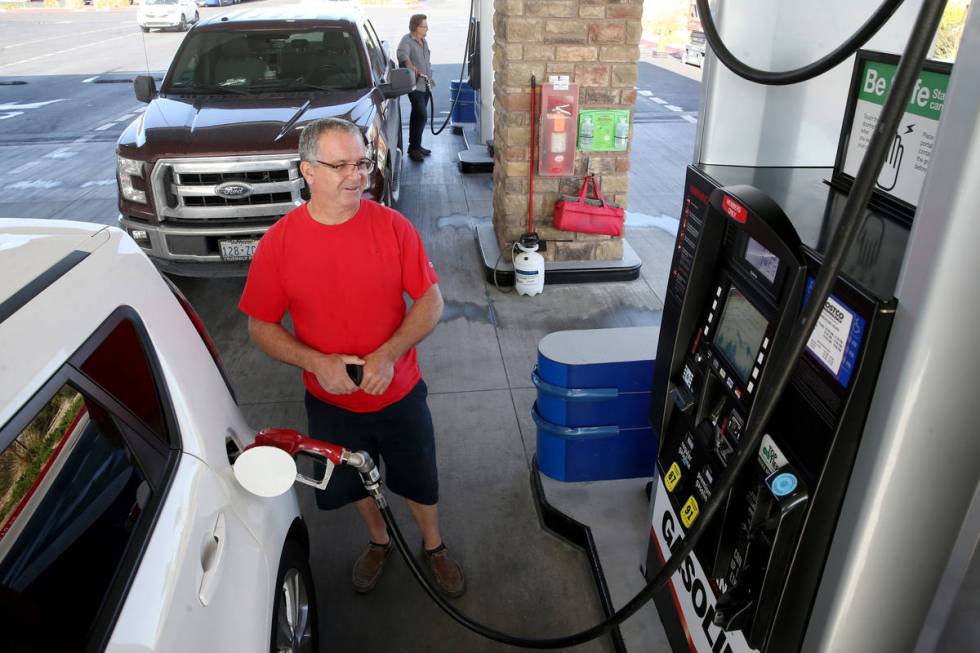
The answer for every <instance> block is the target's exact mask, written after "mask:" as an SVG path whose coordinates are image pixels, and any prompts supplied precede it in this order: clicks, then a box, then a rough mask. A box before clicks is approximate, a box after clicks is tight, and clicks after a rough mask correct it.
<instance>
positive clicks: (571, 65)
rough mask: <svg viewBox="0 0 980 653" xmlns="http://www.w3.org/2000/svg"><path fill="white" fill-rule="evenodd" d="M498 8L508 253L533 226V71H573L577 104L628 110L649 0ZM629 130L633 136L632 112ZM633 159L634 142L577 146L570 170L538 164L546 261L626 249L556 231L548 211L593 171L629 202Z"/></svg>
mask: <svg viewBox="0 0 980 653" xmlns="http://www.w3.org/2000/svg"><path fill="white" fill-rule="evenodd" d="M494 10H495V13H494V18H493V21H494V22H493V26H494V56H493V69H494V84H493V94H494V135H493V140H494V168H493V224H494V231H495V233H496V236H497V242H498V244H499V245H500V247H501V251H504V252H505V257H506V258H507V259H508V260H509V258H510V251H509V250H510V243H512V242H513V241H515V240H517V239H518V238H519V237H520V235H521V234H522V233H524V231H525V230H526V226H527V206H528V198H527V195H528V169H529V165H530V124H531V121H530V110H531V93H530V83H531V75H532V74H533V75H535V77H536V79H537V83H538V85H539V86H540V85H541V84H544V83H547V82H548V76H549V75H568V76H569V77H570V81H572V82H574V83H576V84H578V88H579V109H580V110H581V109H595V108H603V109H630V110H631V111H632V109H633V105H634V103H635V102H636V89H635V85H636V78H637V71H636V62H637V60H638V59H639V56H640V52H639V45H638V44H639V42H640V35H641V33H642V27H641V26H640V19H641V18H642V15H643V0H495V2H494ZM539 100H540V95H539V98H538V99H537V100H536V104H538V105H539V106H540V102H539ZM576 127H577V126H576ZM630 136H631V138H630V142H631V143H632V113H631V125H630ZM538 147H539V149H540V144H539V146H538ZM631 147H632V146H631ZM629 157H630V151H629V150H627V151H625V152H589V153H581V152H579V153H577V155H576V157H575V176H573V177H539V176H537V169H535V177H534V230H535V231H537V232H538V234H539V235H540V236H541V237H542V238H543V239H544V240H546V241H547V246H546V249H545V251H543V252H542V254H543V255H544V257H545V259H546V260H550V261H576V260H578V261H595V260H616V259H621V258H622V257H623V243H622V240H621V239H619V238H610V237H608V236H595V235H589V234H580V233H573V232H569V231H559V230H558V229H555V228H554V227H553V226H552V217H553V214H554V205H555V201H556V200H557V199H558V197H559V195H578V191H579V188H580V187H581V185H582V179H583V177H584V175H585V174H587V172H592V173H594V174H598V175H601V177H602V189H603V192H604V194H605V197H606V199H608V200H611V201H613V202H616V203H617V204H619V205H620V206H622V207H625V206H626V196H627V191H628V190H629Z"/></svg>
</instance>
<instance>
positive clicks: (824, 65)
mask: <svg viewBox="0 0 980 653" xmlns="http://www.w3.org/2000/svg"><path fill="white" fill-rule="evenodd" d="M696 1H697V7H698V15H699V16H700V18H701V25H702V27H704V35H705V38H707V40H708V43H709V44H710V45H711V50H712V51H713V52H714V53H715V56H717V57H718V60H719V61H721V62H722V63H723V64H725V67H726V68H728V69H729V70H731V71H732V72H733V73H735V74H736V75H738V76H739V77H741V78H743V79H747V80H749V81H750V82H756V83H758V84H766V85H767V86H785V85H787V84H796V83H798V82H804V81H806V80H808V79H813V78H814V77H816V76H817V75H821V74H823V73H825V72H827V71H828V70H830V69H831V68H833V67H834V66H836V65H837V64H839V63H840V62H842V61H844V59H847V58H848V57H849V56H851V55H852V54H854V53H855V52H856V51H857V50H858V48H860V47H861V46H863V45H864V44H865V43H867V42H868V40H869V39H870V38H871V37H872V36H874V35H875V34H876V33H877V32H878V30H880V29H881V28H882V27H883V26H884V24H885V23H886V22H888V19H889V18H891V16H892V14H894V13H895V11H896V10H897V9H898V8H899V6H900V5H901V4H902V0H885V1H884V2H882V3H881V5H879V6H878V9H877V10H875V12H874V13H873V14H871V17H870V18H868V20H867V21H865V23H864V24H863V25H861V27H860V28H858V30H857V31H856V32H854V34H852V35H851V37H850V38H849V39H847V40H846V41H844V42H843V43H841V44H840V46H838V47H837V48H835V49H834V50H833V51H831V52H829V53H827V54H826V55H824V56H823V57H821V58H820V59H818V60H816V61H814V62H813V63H810V64H807V65H805V66H801V67H800V68H796V69H794V70H786V71H781V72H772V71H768V70H759V69H758V68H752V67H751V66H748V65H746V64H745V63H744V62H742V61H741V60H739V59H738V58H737V57H736V56H735V55H733V54H732V53H731V51H729V49H728V48H727V47H725V44H724V42H722V40H721V36H720V35H719V34H718V30H717V29H716V28H715V21H714V20H713V19H712V17H711V8H710V7H709V6H708V0H696Z"/></svg>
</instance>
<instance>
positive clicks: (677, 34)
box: [643, 0, 692, 52]
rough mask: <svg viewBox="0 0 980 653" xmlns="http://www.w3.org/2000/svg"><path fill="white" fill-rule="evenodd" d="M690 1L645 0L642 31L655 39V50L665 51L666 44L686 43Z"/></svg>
mask: <svg viewBox="0 0 980 653" xmlns="http://www.w3.org/2000/svg"><path fill="white" fill-rule="evenodd" d="M691 4H692V3H691V0H645V2H644V3H643V31H644V32H645V33H647V34H653V35H654V36H656V38H657V50H659V51H661V52H662V51H665V50H666V49H667V44H668V43H672V44H677V45H681V44H684V43H687V41H688V36H689V35H688V33H687V17H688V14H689V12H690V11H691Z"/></svg>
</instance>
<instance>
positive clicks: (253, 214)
mask: <svg viewBox="0 0 980 653" xmlns="http://www.w3.org/2000/svg"><path fill="white" fill-rule="evenodd" d="M151 179H152V187H153V199H154V202H155V204H156V207H157V214H158V215H159V216H160V220H161V221H168V222H174V223H184V224H203V223H208V224H214V223H218V222H220V223H225V224H228V223H237V224H242V223H246V224H250V223H256V224H258V223H265V224H268V221H269V216H270V215H272V216H282V215H284V214H285V213H287V212H289V211H291V210H292V209H293V208H295V207H297V206H299V205H300V204H302V203H303V201H304V200H305V199H306V198H307V193H306V183H305V182H304V180H303V177H302V175H300V173H299V159H298V158H296V157H293V156H282V155H273V156H268V155H266V156H252V157H248V156H244V157H243V156H235V157H208V158H193V159H192V158H188V159H162V160H160V161H157V163H156V165H155V166H154V168H153V174H152V176H151ZM223 185H230V186H234V187H235V189H236V190H238V191H239V192H240V193H243V194H242V195H240V196H235V195H231V194H228V193H225V194H224V195H222V194H221V192H220V191H221V190H222V188H223ZM225 188H227V187H226V186H225Z"/></svg>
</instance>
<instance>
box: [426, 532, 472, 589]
mask: <svg viewBox="0 0 980 653" xmlns="http://www.w3.org/2000/svg"><path fill="white" fill-rule="evenodd" d="M422 557H423V558H425V561H426V562H427V563H429V570H430V571H432V576H433V577H434V578H435V579H436V586H438V588H439V589H440V590H441V591H442V593H443V594H445V595H446V596H448V597H450V598H453V599H456V598H459V597H461V596H462V595H463V594H464V593H465V592H466V579H465V578H464V577H463V568H462V567H460V566H459V563H458V562H456V561H455V560H453V559H452V558H450V557H449V551H448V550H447V549H446V545H445V543H443V544H440V545H439V546H438V547H436V548H435V549H434V550H432V551H426V549H425V545H422Z"/></svg>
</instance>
